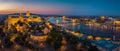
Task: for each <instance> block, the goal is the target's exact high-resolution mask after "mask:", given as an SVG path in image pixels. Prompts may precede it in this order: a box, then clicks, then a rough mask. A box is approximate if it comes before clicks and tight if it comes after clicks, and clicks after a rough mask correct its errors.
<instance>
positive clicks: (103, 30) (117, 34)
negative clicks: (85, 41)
mask: <svg viewBox="0 0 120 51" xmlns="http://www.w3.org/2000/svg"><path fill="white" fill-rule="evenodd" d="M56 20H58V22H59V24H63V25H64V26H62V27H64V28H67V29H71V30H73V31H78V32H81V33H83V34H86V35H93V36H100V37H103V38H104V37H107V38H112V39H113V40H114V41H120V27H115V26H112V25H110V24H98V23H96V24H86V23H79V24H75V23H74V24H72V23H70V22H66V21H63V20H62V18H54V17H53V18H50V19H48V21H50V22H51V23H53V24H56Z"/></svg>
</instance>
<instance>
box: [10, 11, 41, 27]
mask: <svg viewBox="0 0 120 51" xmlns="http://www.w3.org/2000/svg"><path fill="white" fill-rule="evenodd" d="M18 21H21V22H27V23H28V22H41V18H40V17H39V16H38V15H34V14H31V13H30V12H29V11H27V12H26V14H22V13H20V14H11V15H8V26H11V25H15V23H17V22H18Z"/></svg>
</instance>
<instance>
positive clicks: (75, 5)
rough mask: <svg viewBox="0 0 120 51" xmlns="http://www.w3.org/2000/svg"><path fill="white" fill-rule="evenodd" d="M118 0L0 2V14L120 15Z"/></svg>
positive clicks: (10, 0) (2, 0)
mask: <svg viewBox="0 0 120 51" xmlns="http://www.w3.org/2000/svg"><path fill="white" fill-rule="evenodd" d="M119 2H120V1H119V0H97V1H96V0H91V1H88V0H69V1H68V0H0V6H1V7H0V14H9V13H16V12H26V11H30V12H32V13H37V14H58V15H120V3H119Z"/></svg>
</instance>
